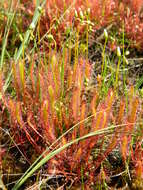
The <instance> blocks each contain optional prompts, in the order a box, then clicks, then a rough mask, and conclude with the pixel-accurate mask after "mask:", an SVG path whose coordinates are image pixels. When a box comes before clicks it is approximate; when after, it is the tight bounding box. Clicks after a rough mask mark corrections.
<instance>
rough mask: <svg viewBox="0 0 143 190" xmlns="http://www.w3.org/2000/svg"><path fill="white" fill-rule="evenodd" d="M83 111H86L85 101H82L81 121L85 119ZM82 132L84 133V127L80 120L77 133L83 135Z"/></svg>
mask: <svg viewBox="0 0 143 190" xmlns="http://www.w3.org/2000/svg"><path fill="white" fill-rule="evenodd" d="M85 113H86V102H82V104H81V111H80V120H81V121H83V120H84V119H85ZM84 134H86V129H85V125H84V122H82V123H81V124H80V127H79V135H80V136H83V135H84Z"/></svg>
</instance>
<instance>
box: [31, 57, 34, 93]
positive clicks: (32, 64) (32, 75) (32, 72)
mask: <svg viewBox="0 0 143 190" xmlns="http://www.w3.org/2000/svg"><path fill="white" fill-rule="evenodd" d="M30 79H31V84H32V91H33V93H34V92H35V81H34V60H32V63H31V66H30Z"/></svg>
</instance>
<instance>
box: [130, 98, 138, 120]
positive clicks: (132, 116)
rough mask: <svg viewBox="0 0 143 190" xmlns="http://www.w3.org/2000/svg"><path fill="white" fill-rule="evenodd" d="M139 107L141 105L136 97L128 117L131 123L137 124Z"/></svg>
mask: <svg viewBox="0 0 143 190" xmlns="http://www.w3.org/2000/svg"><path fill="white" fill-rule="evenodd" d="M138 105H139V99H138V98H137V97H136V98H134V99H133V100H132V103H131V106H130V107H129V116H128V122H129V123H134V122H135V120H136V113H137V109H138Z"/></svg>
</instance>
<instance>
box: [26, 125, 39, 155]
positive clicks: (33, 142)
mask: <svg viewBox="0 0 143 190" xmlns="http://www.w3.org/2000/svg"><path fill="white" fill-rule="evenodd" d="M23 129H24V131H25V134H26V137H27V139H28V140H29V142H30V143H31V144H32V145H33V147H34V148H35V149H36V150H37V152H39V153H40V152H41V150H40V148H39V146H38V145H37V143H36V142H35V140H34V139H33V138H32V137H31V135H30V134H29V132H28V131H27V129H26V128H25V127H23Z"/></svg>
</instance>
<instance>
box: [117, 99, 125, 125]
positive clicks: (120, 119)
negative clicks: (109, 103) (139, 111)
mask: <svg viewBox="0 0 143 190" xmlns="http://www.w3.org/2000/svg"><path fill="white" fill-rule="evenodd" d="M124 111H125V101H124V100H121V102H120V108H119V114H118V117H117V121H116V122H117V124H121V123H123V117H124Z"/></svg>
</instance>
